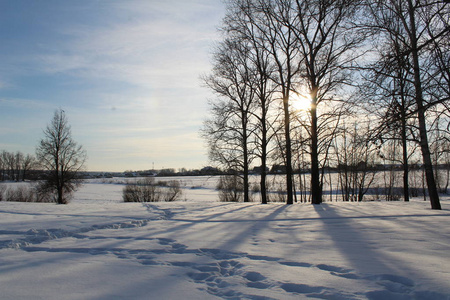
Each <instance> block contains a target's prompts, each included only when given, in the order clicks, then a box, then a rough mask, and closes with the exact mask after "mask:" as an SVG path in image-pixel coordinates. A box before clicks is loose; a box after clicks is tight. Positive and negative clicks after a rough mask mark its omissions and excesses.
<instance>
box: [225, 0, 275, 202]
mask: <svg viewBox="0 0 450 300" xmlns="http://www.w3.org/2000/svg"><path fill="white" fill-rule="evenodd" d="M255 13H256V11H255V7H254V3H252V0H237V1H234V2H229V3H228V13H227V16H226V17H225V19H224V28H223V31H224V32H225V33H226V34H227V35H228V36H235V37H237V38H239V39H240V40H241V43H245V44H246V49H247V51H246V53H245V54H246V56H247V60H246V64H243V65H242V67H245V68H246V69H247V70H248V74H249V76H247V80H248V82H247V83H246V84H247V85H248V86H249V88H250V89H252V90H253V94H254V97H255V99H254V101H253V105H254V108H253V109H252V110H251V111H250V112H251V114H252V117H253V118H252V122H253V123H254V124H253V125H254V129H253V138H254V144H255V147H254V148H255V151H254V152H255V153H254V154H255V156H257V157H258V158H259V159H260V160H261V166H260V175H261V180H260V190H261V203H262V204H267V202H268V196H267V183H266V181H267V179H266V178H267V169H268V167H267V163H268V156H269V154H270V152H271V150H272V149H271V148H270V144H271V141H272V139H273V137H274V130H273V126H272V124H273V122H274V120H275V119H276V115H277V114H274V113H273V112H271V106H272V105H273V103H274V93H275V89H276V84H275V83H274V82H273V81H272V80H271V79H272V78H273V75H274V72H275V71H276V65H275V63H274V62H273V59H272V56H271V53H270V51H268V49H270V47H269V43H268V41H267V39H265V36H264V33H263V32H261V29H262V28H263V27H262V26H261V25H260V24H254V23H253V22H250V20H253V19H254V14H255Z"/></svg>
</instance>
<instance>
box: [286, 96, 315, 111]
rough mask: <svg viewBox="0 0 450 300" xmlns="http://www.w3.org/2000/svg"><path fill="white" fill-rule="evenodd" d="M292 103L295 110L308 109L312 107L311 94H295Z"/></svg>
mask: <svg viewBox="0 0 450 300" xmlns="http://www.w3.org/2000/svg"><path fill="white" fill-rule="evenodd" d="M291 99H292V100H291V105H292V107H293V108H294V109H295V110H303V111H307V110H309V109H310V108H311V98H310V97H309V96H306V97H305V96H303V95H298V94H297V95H294V96H293V97H292V98H291Z"/></svg>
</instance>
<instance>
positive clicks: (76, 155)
mask: <svg viewBox="0 0 450 300" xmlns="http://www.w3.org/2000/svg"><path fill="white" fill-rule="evenodd" d="M36 158H37V160H38V162H39V164H40V166H41V167H42V168H43V169H44V170H45V171H46V172H45V177H44V181H43V182H42V184H41V185H40V191H41V192H43V193H49V194H52V195H53V196H54V199H55V201H56V203H58V204H66V203H67V202H68V199H69V197H70V195H71V194H72V193H73V192H74V191H75V190H76V189H77V187H78V186H79V185H80V184H81V180H80V178H79V172H80V171H81V170H82V169H83V167H84V163H85V161H86V151H85V150H84V149H83V147H82V146H81V145H78V144H77V143H76V142H75V141H74V140H73V138H72V132H71V127H70V125H69V123H68V120H67V117H66V114H65V112H64V110H62V109H59V110H56V111H55V114H54V116H53V119H52V121H51V122H50V124H48V125H47V128H46V129H45V130H44V138H43V139H42V140H41V141H40V142H39V144H38V146H37V148H36Z"/></svg>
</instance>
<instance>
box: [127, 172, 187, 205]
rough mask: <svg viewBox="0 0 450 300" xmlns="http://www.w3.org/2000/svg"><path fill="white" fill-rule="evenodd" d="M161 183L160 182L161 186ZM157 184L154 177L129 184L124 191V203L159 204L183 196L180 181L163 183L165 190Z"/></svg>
mask: <svg viewBox="0 0 450 300" xmlns="http://www.w3.org/2000/svg"><path fill="white" fill-rule="evenodd" d="M159 183H160V182H158V184H159ZM158 184H155V180H154V178H152V177H147V178H145V179H142V180H138V181H135V182H128V183H127V184H126V186H125V187H124V189H123V195H122V197H123V201H124V202H158V201H166V202H169V201H175V200H178V198H179V197H180V196H181V194H182V192H181V187H180V183H179V182H178V181H175V180H173V181H169V182H164V183H163V186H164V187H163V188H161V187H160V186H158Z"/></svg>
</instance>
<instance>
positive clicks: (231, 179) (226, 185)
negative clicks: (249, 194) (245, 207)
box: [217, 175, 244, 202]
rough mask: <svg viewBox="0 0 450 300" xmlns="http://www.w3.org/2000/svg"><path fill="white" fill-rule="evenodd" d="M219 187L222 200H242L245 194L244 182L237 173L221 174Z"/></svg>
mask: <svg viewBox="0 0 450 300" xmlns="http://www.w3.org/2000/svg"><path fill="white" fill-rule="evenodd" d="M217 189H218V190H219V200H220V201H221V202H240V201H241V200H242V198H243V195H244V182H243V180H242V178H241V177H239V176H237V175H228V176H227V175H225V176H221V177H220V179H219V184H218V185H217Z"/></svg>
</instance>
